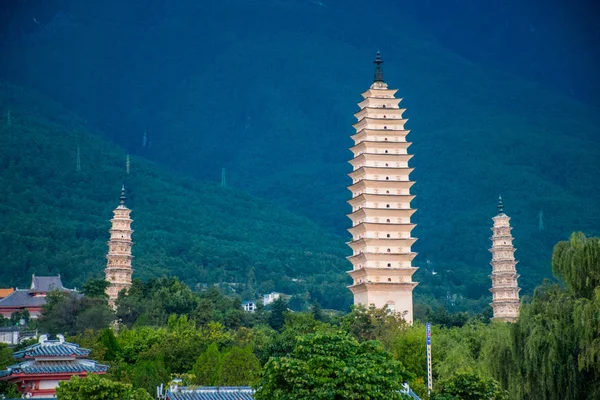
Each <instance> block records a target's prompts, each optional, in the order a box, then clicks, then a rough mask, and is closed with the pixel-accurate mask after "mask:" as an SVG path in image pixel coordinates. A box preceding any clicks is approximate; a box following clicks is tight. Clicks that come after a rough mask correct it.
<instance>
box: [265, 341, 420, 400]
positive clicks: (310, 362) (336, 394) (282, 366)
mask: <svg viewBox="0 0 600 400" xmlns="http://www.w3.org/2000/svg"><path fill="white" fill-rule="evenodd" d="M409 377H410V374H409V373H408V372H407V371H406V370H405V369H404V367H403V366H402V364H400V363H399V362H397V361H394V359H393V358H392V356H391V355H390V354H389V353H387V352H386V351H385V350H384V349H383V347H382V346H381V344H379V343H377V342H372V341H367V342H363V343H359V342H358V341H357V340H356V339H354V338H352V337H350V336H348V334H347V333H344V332H336V333H330V332H318V333H314V334H308V335H305V336H302V337H300V338H298V340H297V343H296V345H295V347H294V349H293V350H292V352H291V354H289V355H287V356H283V357H274V358H271V359H270V360H269V361H268V362H267V364H266V365H265V368H264V372H263V375H262V377H261V380H260V383H259V384H258V386H257V387H258V390H257V392H256V395H255V397H256V399H257V400H267V399H280V400H291V399H295V400H300V399H306V400H309V399H311V400H338V399H340V400H341V399H357V400H358V399H364V400H368V399H400V398H403V397H402V395H401V393H400V390H401V389H402V383H403V382H405V381H406V380H407V379H408V378H409Z"/></svg>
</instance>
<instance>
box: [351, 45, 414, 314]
mask: <svg viewBox="0 0 600 400" xmlns="http://www.w3.org/2000/svg"><path fill="white" fill-rule="evenodd" d="M381 64H383V60H382V59H381V55H380V53H379V52H377V58H376V59H375V66H376V67H375V79H374V83H373V84H372V85H371V87H370V88H369V89H368V90H367V91H366V92H364V93H363V94H362V96H363V98H364V100H363V101H361V102H360V103H358V106H359V107H360V111H359V112H357V113H356V114H354V115H355V116H356V118H357V119H358V122H357V123H355V124H354V125H353V126H354V128H355V129H356V134H354V135H353V136H352V139H353V140H354V146H353V147H351V148H350V150H351V151H352V153H354V158H353V159H352V160H351V161H350V164H352V168H353V171H352V172H351V173H350V174H349V176H350V178H352V185H350V186H349V187H348V189H349V190H350V191H351V192H352V199H351V200H350V201H348V203H350V205H351V206H352V213H351V214H349V215H348V217H349V218H350V219H351V220H352V228H350V229H349V232H350V233H351V234H352V240H351V241H350V242H349V243H348V245H349V246H350V247H351V248H352V256H350V257H348V259H349V260H350V262H351V263H352V267H353V269H352V271H349V272H348V274H350V276H351V277H352V279H353V282H352V285H350V286H349V289H350V290H351V291H352V293H353V295H354V304H362V305H364V306H366V307H370V306H375V307H377V308H382V307H387V308H388V309H389V310H391V311H394V312H398V313H401V314H403V316H404V319H405V320H406V321H407V322H409V323H412V321H413V299H412V291H413V289H414V288H415V286H417V283H416V282H413V280H412V276H413V274H414V273H415V271H416V270H417V268H416V267H413V265H412V260H413V259H414V258H415V256H416V255H417V253H414V252H413V251H412V250H411V246H412V245H413V244H414V243H415V242H416V241H417V239H416V238H414V237H412V236H411V231H412V230H413V229H414V227H415V224H413V223H411V216H412V215H413V214H414V212H415V211H416V209H413V208H411V206H410V202H411V201H412V200H413V199H414V197H415V196H414V195H411V194H410V188H411V186H412V185H413V184H414V182H413V181H411V180H410V178H409V175H410V173H411V172H412V171H413V168H410V167H409V166H408V161H409V160H410V159H411V157H412V155H411V154H408V147H409V146H410V145H411V143H410V142H407V141H406V135H408V133H409V131H408V130H406V129H404V124H405V123H406V121H407V120H406V119H403V118H402V114H403V113H404V111H405V109H402V108H400V107H399V103H400V101H401V99H397V98H395V97H394V95H395V94H396V92H397V89H388V85H387V83H385V81H384V79H383V70H382V67H381Z"/></svg>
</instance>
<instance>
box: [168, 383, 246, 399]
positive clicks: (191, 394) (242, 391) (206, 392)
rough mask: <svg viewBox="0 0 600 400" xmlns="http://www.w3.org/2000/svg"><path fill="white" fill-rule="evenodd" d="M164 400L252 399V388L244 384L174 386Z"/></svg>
mask: <svg viewBox="0 0 600 400" xmlns="http://www.w3.org/2000/svg"><path fill="white" fill-rule="evenodd" d="M166 400H254V389H252V388H250V387H246V386H220V387H209V386H205V387H199V388H196V389H186V388H176V389H173V390H168V391H167V394H166Z"/></svg>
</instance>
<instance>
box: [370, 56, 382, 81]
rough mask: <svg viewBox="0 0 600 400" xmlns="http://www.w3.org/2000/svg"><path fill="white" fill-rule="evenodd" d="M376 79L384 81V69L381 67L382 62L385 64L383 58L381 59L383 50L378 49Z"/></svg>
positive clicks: (375, 62) (374, 62)
mask: <svg viewBox="0 0 600 400" xmlns="http://www.w3.org/2000/svg"><path fill="white" fill-rule="evenodd" d="M373 64H375V79H374V82H384V80H383V69H382V68H381V64H383V60H382V59H381V52H380V51H379V50H377V56H375V61H373Z"/></svg>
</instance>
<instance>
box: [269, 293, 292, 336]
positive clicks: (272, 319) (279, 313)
mask: <svg viewBox="0 0 600 400" xmlns="http://www.w3.org/2000/svg"><path fill="white" fill-rule="evenodd" d="M287 310H288V304H287V302H286V301H285V300H284V299H283V298H282V297H279V298H277V299H276V300H275V301H274V302H273V304H271V313H270V314H269V326H270V327H271V328H273V329H275V330H276V331H280V330H281V328H283V324H285V314H286V313H287Z"/></svg>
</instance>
